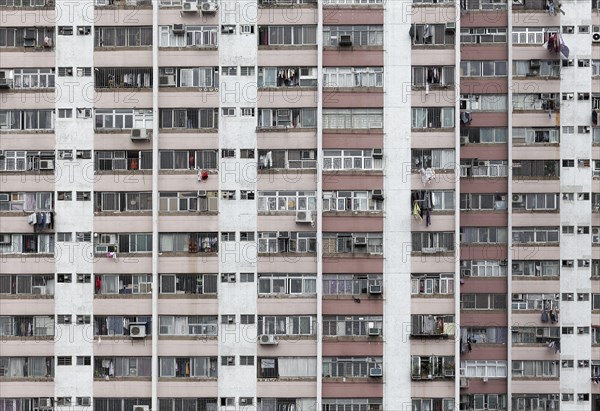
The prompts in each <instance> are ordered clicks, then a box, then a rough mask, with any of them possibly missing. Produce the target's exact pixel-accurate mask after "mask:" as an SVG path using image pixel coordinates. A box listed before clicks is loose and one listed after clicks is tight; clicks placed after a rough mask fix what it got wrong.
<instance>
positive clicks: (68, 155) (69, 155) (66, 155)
mask: <svg viewBox="0 0 600 411" xmlns="http://www.w3.org/2000/svg"><path fill="white" fill-rule="evenodd" d="M60 158H62V159H63V160H71V159H72V158H73V152H72V151H63V152H62V153H60Z"/></svg>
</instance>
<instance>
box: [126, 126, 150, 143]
mask: <svg viewBox="0 0 600 411" xmlns="http://www.w3.org/2000/svg"><path fill="white" fill-rule="evenodd" d="M151 136H152V131H151V130H148V129H145V128H132V129H131V141H148V140H150V137H151Z"/></svg>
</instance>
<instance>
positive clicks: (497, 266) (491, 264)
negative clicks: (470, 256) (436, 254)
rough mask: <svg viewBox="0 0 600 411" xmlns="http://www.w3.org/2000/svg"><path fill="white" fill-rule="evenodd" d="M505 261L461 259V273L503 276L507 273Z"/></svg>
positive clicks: (476, 275) (480, 275)
mask: <svg viewBox="0 0 600 411" xmlns="http://www.w3.org/2000/svg"><path fill="white" fill-rule="evenodd" d="M507 271H508V270H507V267H506V261H502V260H463V261H462V262H461V275H465V276H471V277H504V276H506V274H507Z"/></svg>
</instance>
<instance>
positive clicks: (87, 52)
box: [54, 0, 94, 409]
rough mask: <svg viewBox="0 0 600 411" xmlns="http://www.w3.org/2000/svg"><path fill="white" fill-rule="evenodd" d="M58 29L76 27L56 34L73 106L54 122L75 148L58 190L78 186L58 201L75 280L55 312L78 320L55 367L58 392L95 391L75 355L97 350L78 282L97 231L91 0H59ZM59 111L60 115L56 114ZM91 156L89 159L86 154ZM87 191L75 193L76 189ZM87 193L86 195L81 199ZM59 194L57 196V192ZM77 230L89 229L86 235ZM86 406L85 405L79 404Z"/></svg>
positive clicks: (62, 332)
mask: <svg viewBox="0 0 600 411" xmlns="http://www.w3.org/2000/svg"><path fill="white" fill-rule="evenodd" d="M56 7H57V12H56V30H55V32H56V33H57V34H58V33H60V32H61V27H71V28H72V30H73V34H72V35H57V36H56V66H57V69H56V73H58V72H59V69H58V68H59V67H68V68H70V69H71V70H72V74H73V75H72V76H64V77H60V76H57V77H56V94H55V98H56V100H55V101H56V109H57V110H56V112H57V113H58V110H60V109H70V110H71V111H72V115H71V117H70V118H57V119H56V122H55V134H56V149H57V150H59V152H65V153H68V152H70V153H71V158H69V156H68V154H67V155H63V156H62V157H63V158H62V159H61V158H59V157H60V156H58V157H57V167H56V171H55V181H56V185H55V189H56V191H69V192H73V200H77V201H57V202H56V203H55V211H56V213H55V216H56V221H55V223H54V228H55V231H56V232H68V233H72V236H73V237H72V238H73V240H75V241H76V242H73V243H60V247H58V246H57V247H56V251H55V253H56V259H55V261H56V263H55V268H56V272H57V273H65V274H71V275H72V282H71V283H57V284H56V289H55V296H54V301H55V313H56V314H57V315H64V314H66V315H71V316H72V322H73V325H58V326H57V336H58V337H57V338H56V344H55V354H56V355H57V356H72V357H73V366H64V367H56V372H55V380H54V381H55V384H54V387H55V396H56V397H69V398H74V397H92V389H93V385H92V384H93V369H92V367H91V366H77V365H76V364H77V360H76V356H92V352H93V343H92V340H91V338H90V337H91V335H92V334H91V332H89V329H88V328H89V327H91V325H85V324H78V323H77V320H76V318H77V316H78V315H81V316H89V317H86V318H91V316H92V314H93V313H92V311H93V297H94V295H93V289H92V286H91V284H89V283H85V282H79V281H78V280H77V274H78V273H80V274H89V275H90V276H93V273H92V270H93V264H92V255H93V254H92V247H91V244H92V242H91V232H92V231H93V215H94V214H93V201H92V193H93V161H92V160H91V158H92V156H86V155H82V153H83V152H84V151H86V150H88V151H91V150H93V148H94V145H93V142H94V123H93V120H92V116H91V110H92V107H93V97H94V95H93V93H94V81H93V76H92V74H93V65H94V63H93V53H94V37H93V30H94V28H93V24H94V22H93V18H94V6H93V1H92V0H82V1H78V2H69V1H63V0H59V1H57V4H56ZM57 117H58V116H57ZM86 158H87V159H86ZM79 192H80V193H82V194H76V193H79ZM83 196H85V197H86V198H87V201H79V200H81V199H83ZM55 198H57V196H56V193H55ZM77 233H86V234H85V236H86V237H87V235H89V236H90V237H87V238H82V237H79V236H78V235H77ZM77 408H83V407H75V408H74V409H77Z"/></svg>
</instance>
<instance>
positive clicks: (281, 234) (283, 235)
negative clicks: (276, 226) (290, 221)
mask: <svg viewBox="0 0 600 411" xmlns="http://www.w3.org/2000/svg"><path fill="white" fill-rule="evenodd" d="M277 238H290V232H289V231H278V232H277Z"/></svg>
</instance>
